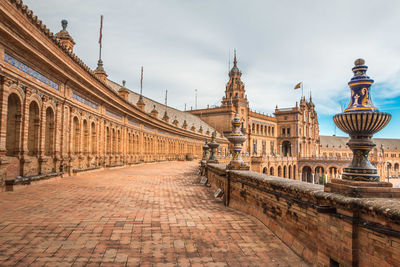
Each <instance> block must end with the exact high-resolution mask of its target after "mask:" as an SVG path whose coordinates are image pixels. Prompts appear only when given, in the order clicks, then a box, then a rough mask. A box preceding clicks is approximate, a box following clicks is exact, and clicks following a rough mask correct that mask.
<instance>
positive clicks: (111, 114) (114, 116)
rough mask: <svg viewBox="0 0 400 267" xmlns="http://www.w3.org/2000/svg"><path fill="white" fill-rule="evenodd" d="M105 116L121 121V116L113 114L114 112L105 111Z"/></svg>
mask: <svg viewBox="0 0 400 267" xmlns="http://www.w3.org/2000/svg"><path fill="white" fill-rule="evenodd" d="M106 114H107V115H108V116H110V117H113V118H116V119H118V120H122V116H121V115H118V114H116V113H114V112H111V111H109V110H106Z"/></svg>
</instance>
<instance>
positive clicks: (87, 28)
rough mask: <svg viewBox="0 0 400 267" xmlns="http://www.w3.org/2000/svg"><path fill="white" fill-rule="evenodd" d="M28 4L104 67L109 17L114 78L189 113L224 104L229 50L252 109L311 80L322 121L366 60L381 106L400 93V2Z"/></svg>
mask: <svg viewBox="0 0 400 267" xmlns="http://www.w3.org/2000/svg"><path fill="white" fill-rule="evenodd" d="M25 3H26V4H27V5H28V6H29V7H30V8H31V9H32V10H33V11H34V13H35V14H37V15H38V16H39V18H40V19H42V20H43V21H44V22H45V23H46V24H47V26H49V28H50V29H51V30H52V31H53V32H57V31H58V30H59V29H60V21H61V19H64V18H65V19H67V20H68V21H69V26H68V30H69V32H70V34H71V35H72V36H73V38H74V40H75V41H76V48H75V52H76V54H77V55H78V56H79V57H80V58H82V59H83V60H84V62H85V63H86V64H88V65H89V66H92V68H95V66H96V62H97V55H98V52H97V49H98V44H97V41H98V27H99V17H100V14H103V15H104V31H103V42H104V43H103V61H104V66H105V69H106V71H107V73H108V74H109V78H111V79H113V80H115V81H117V82H120V81H121V80H123V79H125V80H127V86H128V87H129V88H131V89H133V90H137V88H138V87H139V79H140V66H142V65H143V66H144V69H145V73H144V94H145V95H146V96H148V97H151V98H153V99H155V100H158V101H161V102H162V101H163V99H164V92H165V89H168V92H169V104H170V105H172V106H174V107H177V108H180V109H183V107H184V103H187V104H188V107H190V106H194V90H195V89H198V92H199V98H198V100H199V107H205V106H206V105H207V104H210V105H212V104H216V103H217V104H219V100H220V99H221V97H222V95H223V93H224V90H225V84H226V82H227V80H228V75H227V71H228V51H229V49H231V51H232V50H233V48H236V49H237V51H238V61H239V68H240V69H241V71H242V72H243V76H242V80H243V81H244V82H245V85H246V90H247V95H248V98H249V100H250V103H251V107H252V108H253V109H256V110H258V111H261V112H266V113H272V112H273V110H274V108H275V105H278V106H280V107H287V106H292V105H294V104H295V101H297V100H298V99H299V97H300V91H294V90H293V86H294V85H295V84H296V83H297V82H300V81H303V82H304V85H305V94H306V95H307V96H308V94H309V91H312V95H313V100H314V103H315V104H316V107H317V110H318V112H319V113H320V114H332V113H335V112H338V111H340V103H341V102H344V103H346V104H347V99H348V96H349V89H348V87H347V82H348V81H349V80H350V78H351V76H352V73H351V67H352V66H353V62H354V60H355V59H356V58H358V57H363V58H364V59H365V60H366V62H367V65H369V71H368V73H369V75H370V76H371V78H373V79H374V80H375V81H376V82H379V83H380V84H382V85H383V86H377V88H379V90H377V91H373V94H374V96H377V97H379V98H385V97H393V96H398V95H400V89H399V88H400V87H399V73H400V65H399V63H398V62H399V57H400V49H399V48H400V35H399V34H397V32H398V27H399V25H400V16H399V15H400V1H398V0H383V1H378V0H372V1H361V0H360V1H359V0H357V1H316V0H315V1H312V0H308V1H304V0H303V1H289V0H283V1H276V0H271V1H239V0H230V1H228V0H222V1H212V0H204V1H183V0H148V1H147V0H146V1H144V0H142V1H128V0H124V1H107V0H97V1H94V0H92V1H77V0H71V1H50V0H41V1H33V0H26V1H25Z"/></svg>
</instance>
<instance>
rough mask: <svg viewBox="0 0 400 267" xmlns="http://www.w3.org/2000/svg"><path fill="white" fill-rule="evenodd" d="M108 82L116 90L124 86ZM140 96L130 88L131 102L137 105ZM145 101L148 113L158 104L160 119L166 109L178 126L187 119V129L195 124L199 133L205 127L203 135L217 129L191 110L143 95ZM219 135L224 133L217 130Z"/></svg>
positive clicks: (129, 99) (170, 119)
mask: <svg viewBox="0 0 400 267" xmlns="http://www.w3.org/2000/svg"><path fill="white" fill-rule="evenodd" d="M106 83H107V85H108V86H109V87H111V88H112V89H113V90H115V91H116V92H118V90H119V89H120V88H121V87H122V86H121V85H120V84H118V83H116V82H114V81H111V80H107V82H106ZM128 90H129V89H128ZM139 97H140V94H138V93H136V92H133V91H132V90H129V97H128V101H129V102H130V103H131V104H133V105H136V103H137V102H138V100H139ZM143 102H144V103H145V108H144V112H146V113H151V111H152V110H153V109H154V105H155V106H156V107H155V108H156V110H157V111H158V119H160V120H162V118H163V117H164V113H165V110H167V114H168V117H169V122H168V123H169V124H171V125H173V122H174V120H175V119H176V120H177V121H178V127H179V128H182V125H183V122H184V121H185V120H186V123H187V129H188V130H190V128H191V127H192V126H194V127H195V128H196V133H199V129H200V127H202V129H203V135H206V132H207V130H210V135H209V136H211V133H212V132H213V131H214V130H215V129H214V128H213V127H212V126H210V125H209V124H207V123H206V122H204V121H203V120H202V119H201V118H199V117H198V116H195V115H192V114H190V113H189V112H184V111H181V110H178V109H175V108H172V107H169V106H168V107H167V106H165V105H164V104H161V103H159V102H157V101H154V100H152V99H150V98H148V97H145V96H143ZM199 134H200V133H199ZM217 137H222V135H221V134H220V133H218V132H217Z"/></svg>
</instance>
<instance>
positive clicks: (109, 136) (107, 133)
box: [106, 127, 111, 154]
mask: <svg viewBox="0 0 400 267" xmlns="http://www.w3.org/2000/svg"><path fill="white" fill-rule="evenodd" d="M106 135H107V136H106V143H107V145H106V152H107V154H111V132H110V128H108V127H107V128H106Z"/></svg>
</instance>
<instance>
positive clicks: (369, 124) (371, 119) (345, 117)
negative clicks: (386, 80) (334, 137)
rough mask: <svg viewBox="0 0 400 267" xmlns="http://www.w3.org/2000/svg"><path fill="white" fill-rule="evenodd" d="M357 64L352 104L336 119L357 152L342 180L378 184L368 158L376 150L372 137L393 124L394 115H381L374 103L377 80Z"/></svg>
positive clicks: (351, 82)
mask: <svg viewBox="0 0 400 267" xmlns="http://www.w3.org/2000/svg"><path fill="white" fill-rule="evenodd" d="M354 64H355V66H354V67H353V69H352V70H353V73H354V77H353V78H351V80H350V82H349V86H350V89H351V98H350V103H349V105H348V107H347V108H346V109H345V110H344V112H343V113H340V114H337V115H335V116H334V117H333V121H334V122H335V124H336V126H337V127H339V128H340V129H341V130H342V131H344V132H345V133H348V134H349V135H350V140H349V142H348V143H347V145H348V146H349V148H350V149H351V150H352V151H353V161H352V162H351V164H350V165H349V166H348V167H346V168H344V171H343V174H342V178H343V179H345V180H353V181H367V182H377V181H379V175H378V172H377V169H376V168H375V167H374V166H373V165H372V164H371V162H370V161H369V159H368V154H369V152H370V151H371V149H372V148H373V147H374V146H375V143H374V142H373V140H372V136H373V135H374V134H375V133H377V132H379V131H380V130H382V129H383V128H384V127H385V126H386V125H387V124H388V123H389V121H390V118H391V115H390V114H388V113H385V112H379V111H378V109H377V108H376V107H375V106H374V104H373V103H372V99H371V85H372V84H373V82H374V80H372V79H370V78H369V77H368V76H367V75H366V72H367V69H368V67H367V66H366V65H365V61H364V60H363V59H357V60H356V61H355V62H354Z"/></svg>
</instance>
